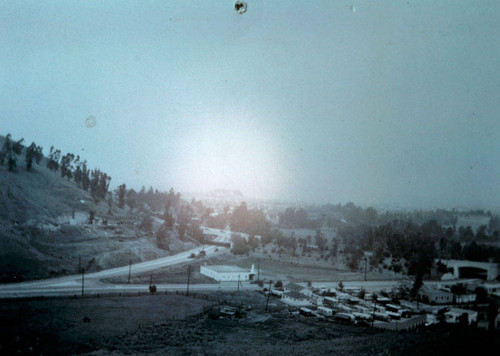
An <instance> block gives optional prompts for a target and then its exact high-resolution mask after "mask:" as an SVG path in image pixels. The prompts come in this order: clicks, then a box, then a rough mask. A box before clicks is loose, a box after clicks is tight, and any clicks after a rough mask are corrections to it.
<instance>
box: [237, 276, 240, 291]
mask: <svg viewBox="0 0 500 356" xmlns="http://www.w3.org/2000/svg"><path fill="white" fill-rule="evenodd" d="M237 291H238V292H239V291H240V275H238V289H237Z"/></svg>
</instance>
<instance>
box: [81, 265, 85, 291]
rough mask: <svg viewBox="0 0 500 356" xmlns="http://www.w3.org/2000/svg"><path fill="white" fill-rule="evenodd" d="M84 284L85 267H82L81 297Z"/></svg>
mask: <svg viewBox="0 0 500 356" xmlns="http://www.w3.org/2000/svg"><path fill="white" fill-rule="evenodd" d="M84 284H85V268H82V297H83V291H84V287H83V286H84Z"/></svg>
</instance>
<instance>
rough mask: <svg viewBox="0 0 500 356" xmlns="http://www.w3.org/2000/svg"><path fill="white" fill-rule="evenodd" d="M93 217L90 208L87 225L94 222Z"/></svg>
mask: <svg viewBox="0 0 500 356" xmlns="http://www.w3.org/2000/svg"><path fill="white" fill-rule="evenodd" d="M94 219H95V213H94V211H93V210H91V211H90V213H89V221H88V223H89V225H92V224H93V223H94Z"/></svg>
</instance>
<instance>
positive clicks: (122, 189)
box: [116, 184, 127, 209]
mask: <svg viewBox="0 0 500 356" xmlns="http://www.w3.org/2000/svg"><path fill="white" fill-rule="evenodd" d="M126 193H127V186H126V185H125V184H122V185H119V186H118V189H117V190H116V195H118V207H119V208H120V209H123V207H124V206H125V194H126Z"/></svg>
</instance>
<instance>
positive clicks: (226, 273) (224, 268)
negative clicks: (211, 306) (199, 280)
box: [200, 265, 255, 282]
mask: <svg viewBox="0 0 500 356" xmlns="http://www.w3.org/2000/svg"><path fill="white" fill-rule="evenodd" d="M200 273H201V274H203V275H204V276H207V277H210V278H213V279H215V280H216V281H217V282H230V281H250V280H252V279H253V276H254V275H255V271H254V266H253V265H252V268H251V269H245V268H241V267H238V266H231V265H216V266H201V267H200Z"/></svg>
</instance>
